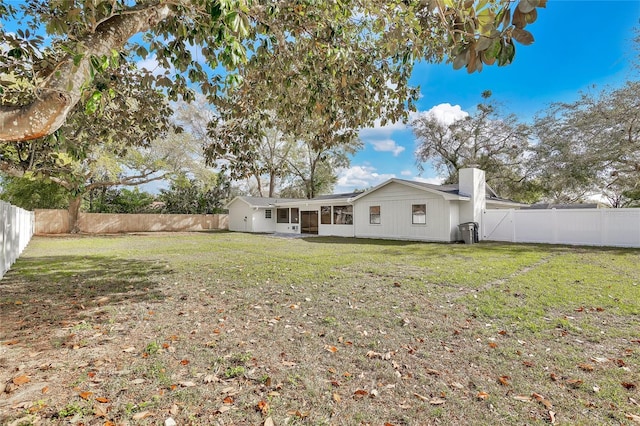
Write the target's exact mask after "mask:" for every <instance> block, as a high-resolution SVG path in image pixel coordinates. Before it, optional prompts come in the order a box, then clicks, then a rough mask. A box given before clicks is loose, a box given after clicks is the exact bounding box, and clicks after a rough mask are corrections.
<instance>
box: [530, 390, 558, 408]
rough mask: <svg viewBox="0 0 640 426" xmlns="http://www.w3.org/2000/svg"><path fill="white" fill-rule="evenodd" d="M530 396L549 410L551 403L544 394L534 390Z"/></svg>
mask: <svg viewBox="0 0 640 426" xmlns="http://www.w3.org/2000/svg"><path fill="white" fill-rule="evenodd" d="M531 397H532V398H533V399H535V400H536V401H538V402H539V403H540V404H542V405H544V406H545V408H546V409H547V410H550V409H551V408H553V404H552V403H551V402H550V401H549V400H547V399H546V398H545V397H544V396H542V395H540V394H539V393H535V392H534V393H532V394H531Z"/></svg>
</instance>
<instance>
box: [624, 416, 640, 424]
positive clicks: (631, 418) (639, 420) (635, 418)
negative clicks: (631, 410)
mask: <svg viewBox="0 0 640 426" xmlns="http://www.w3.org/2000/svg"><path fill="white" fill-rule="evenodd" d="M624 416H625V417H626V418H627V419H629V420H631V421H633V422H635V423H640V416H636V415H635V414H625V415H624Z"/></svg>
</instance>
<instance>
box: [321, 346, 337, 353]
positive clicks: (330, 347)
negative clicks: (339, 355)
mask: <svg viewBox="0 0 640 426" xmlns="http://www.w3.org/2000/svg"><path fill="white" fill-rule="evenodd" d="M324 349H325V350H326V351H328V352H331V353H336V352H338V348H336V347H335V346H329V345H325V347H324Z"/></svg>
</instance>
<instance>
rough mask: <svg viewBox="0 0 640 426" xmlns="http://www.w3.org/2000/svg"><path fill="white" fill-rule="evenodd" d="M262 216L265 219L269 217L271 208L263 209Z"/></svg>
mask: <svg viewBox="0 0 640 426" xmlns="http://www.w3.org/2000/svg"><path fill="white" fill-rule="evenodd" d="M264 218H265V219H271V210H265V211H264Z"/></svg>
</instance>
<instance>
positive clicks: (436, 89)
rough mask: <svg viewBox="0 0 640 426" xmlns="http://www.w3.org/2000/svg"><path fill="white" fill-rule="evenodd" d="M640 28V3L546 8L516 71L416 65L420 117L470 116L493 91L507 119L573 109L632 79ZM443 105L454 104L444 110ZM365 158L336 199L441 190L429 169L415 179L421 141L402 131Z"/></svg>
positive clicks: (379, 137)
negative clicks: (381, 189)
mask: <svg viewBox="0 0 640 426" xmlns="http://www.w3.org/2000/svg"><path fill="white" fill-rule="evenodd" d="M636 28H640V0H628V1H606V0H599V1H588V0H586V1H577V0H576V1H574V0H548V3H547V7H546V9H539V12H538V20H537V21H536V22H535V23H534V24H532V25H530V26H528V27H527V29H528V30H529V31H531V32H532V33H533V35H534V37H535V42H534V43H533V44H532V45H530V46H522V45H517V50H516V57H515V61H514V63H513V64H511V65H509V66H506V67H497V66H495V65H494V66H492V67H488V66H485V67H484V69H483V71H482V72H481V73H475V74H468V73H467V72H466V71H465V70H458V71H455V70H453V68H452V67H451V65H450V64H424V63H421V64H418V65H417V66H416V67H415V71H414V74H413V77H412V80H411V82H412V84H413V85H419V86H420V89H421V95H422V97H421V99H420V100H419V101H418V103H417V107H418V113H420V112H425V111H429V110H430V109H432V108H434V107H435V110H436V111H439V112H446V111H449V113H450V114H451V113H453V114H455V113H456V111H457V113H460V112H461V111H466V112H472V111H473V109H474V108H475V106H476V105H477V104H478V103H479V102H480V101H481V97H480V94H481V93H482V92H483V91H484V90H491V92H492V93H493V96H492V99H494V100H495V101H498V102H500V103H501V104H502V105H503V108H504V112H506V113H515V114H517V115H518V116H520V117H521V118H522V120H524V121H530V120H531V119H532V117H533V116H534V114H535V113H536V112H538V111H541V110H543V109H544V108H545V107H546V106H547V105H549V104H550V103H553V102H561V101H572V100H576V99H577V98H578V97H579V94H580V92H581V91H588V90H594V89H593V88H592V86H593V85H596V87H597V89H596V90H598V88H599V89H603V88H605V87H617V86H620V85H622V84H623V83H624V81H625V80H626V79H627V78H630V76H631V72H632V70H631V63H632V62H633V61H634V56H635V55H638V52H637V51H636V50H634V46H633V36H634V30H635V29H636ZM443 104H449V105H450V106H446V105H443ZM360 137H361V139H362V140H363V142H364V143H365V147H364V149H363V150H361V151H360V152H358V153H357V154H356V155H354V156H353V158H352V160H351V167H350V168H349V169H346V170H342V171H340V175H339V182H338V185H337V186H336V188H335V192H337V193H338V192H349V191H352V190H353V189H355V188H358V189H364V188H367V187H370V186H374V185H377V184H378V183H381V182H383V181H384V180H386V179H389V178H391V177H399V178H404V179H418V180H424V181H428V182H433V183H438V182H440V179H439V177H438V176H437V174H436V172H435V171H434V170H433V169H432V168H431V167H429V166H428V165H426V167H425V171H424V172H423V173H422V175H419V174H418V169H417V167H416V164H415V155H414V151H415V148H416V141H415V138H414V137H413V134H412V132H411V130H409V129H408V128H407V127H406V126H405V125H403V124H402V123H396V124H395V125H392V126H387V127H384V128H374V129H365V130H363V131H362V132H361V133H360Z"/></svg>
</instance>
